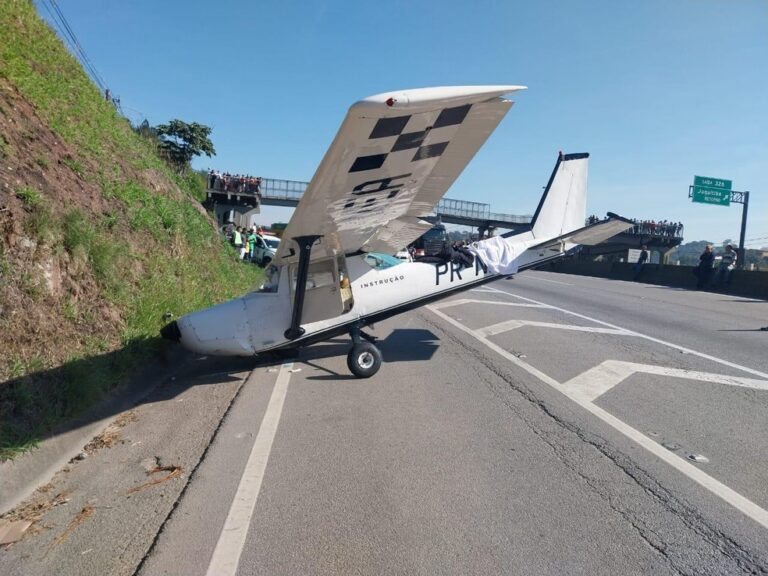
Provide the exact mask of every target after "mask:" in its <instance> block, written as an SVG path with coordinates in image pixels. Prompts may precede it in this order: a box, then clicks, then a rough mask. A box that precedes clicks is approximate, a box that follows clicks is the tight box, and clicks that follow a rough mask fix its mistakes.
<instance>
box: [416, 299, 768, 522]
mask: <svg viewBox="0 0 768 576" xmlns="http://www.w3.org/2000/svg"><path fill="white" fill-rule="evenodd" d="M426 308H427V309H429V310H431V311H432V313H433V314H436V315H437V316H439V317H440V318H442V319H443V320H445V321H446V322H448V323H449V324H451V325H452V326H455V327H456V328H457V329H459V330H461V331H462V332H465V333H467V334H469V335H470V336H472V337H473V338H475V339H476V340H478V341H479V342H481V343H483V344H485V345H486V346H487V347H488V348H490V349H491V350H493V351H494V352H496V353H497V354H499V355H500V356H502V357H504V358H506V359H507V360H509V361H510V362H512V363H513V364H515V365H516V366H518V367H519V368H522V369H523V370H525V371H526V372H528V373H529V374H531V375H533V376H535V377H536V378H538V379H539V380H541V381H542V382H544V383H545V384H548V385H549V386H551V387H552V388H554V389H555V390H557V391H558V392H561V393H562V394H563V395H565V396H566V397H567V398H570V399H571V400H573V401H574V402H575V403H576V404H578V405H579V406H581V407H582V408H584V409H585V410H587V411H588V412H590V413H592V414H593V415H595V416H596V417H597V418H599V419H600V420H602V421H603V422H605V423H606V424H608V425H609V426H611V427H613V428H614V429H616V430H618V431H619V432H621V433H622V434H624V435H625V436H626V437H627V438H629V439H630V440H632V441H634V442H636V443H637V444H639V445H640V446H642V447H643V448H645V449H646V450H648V451H649V452H651V453H652V454H653V455H655V456H658V457H659V458H660V459H661V460H663V461H664V462H666V463H667V464H669V465H670V466H672V467H673V468H675V469H676V470H677V471H679V472H680V473H682V474H685V475H686V476H687V477H688V478H690V479H691V480H693V481H694V482H696V483H698V484H700V485H701V486H703V487H704V488H706V489H707V490H709V491H710V492H712V493H713V494H714V495H715V496H718V497H719V498H721V499H723V500H724V501H725V502H727V503H728V504H730V505H731V506H733V507H734V508H736V509H737V510H739V511H740V512H742V513H743V514H745V515H746V516H749V517H750V518H752V520H754V521H755V522H757V523H758V524H760V525H761V526H763V527H764V528H768V510H765V509H764V508H761V507H760V506H758V505H757V504H755V503H754V502H752V501H751V500H749V499H747V498H745V497H744V496H742V495H741V494H739V493H738V492H736V491H735V490H733V489H732V488H729V487H728V486H726V485H725V484H723V483H722V482H720V481H718V480H715V479H714V478H712V476H710V475H709V474H706V473H705V472H702V471H701V470H700V469H699V468H697V467H696V466H694V465H693V464H691V463H689V462H687V461H686V460H684V459H682V458H681V457H680V456H677V455H676V454H674V453H672V452H670V451H669V450H667V449H666V448H664V447H663V446H662V445H661V444H658V443H657V442H655V441H654V440H652V439H650V438H648V436H646V435H645V434H643V433H642V432H640V431H638V430H636V429H634V428H632V427H631V426H629V425H628V424H626V423H624V422H622V421H621V420H619V419H618V418H616V417H615V416H613V415H612V414H609V413H608V412H606V411H605V410H603V409H602V408H600V407H599V406H596V405H595V404H593V403H592V402H590V401H588V400H585V399H583V398H581V397H579V395H578V394H576V395H574V394H571V392H570V391H569V390H568V389H567V388H564V387H563V386H562V385H561V384H560V383H559V382H558V381H557V380H555V379H554V378H552V377H551V376H548V375H547V374H544V373H543V372H542V371H541V370H539V369H538V368H535V367H534V366H532V365H531V364H528V362H525V361H524V360H521V359H520V358H518V357H517V356H515V355H514V354H512V353H511V352H508V351H506V350H504V349H503V348H502V347H501V346H498V345H496V344H494V343H493V342H491V341H490V340H488V339H487V338H485V337H484V336H482V335H480V334H478V333H477V332H476V331H475V330H472V329H471V328H467V327H466V326H464V325H463V324H461V323H460V322H457V321H456V320H454V319H453V318H451V317H450V316H448V315H447V314H444V313H443V312H440V311H439V310H435V309H434V308H433V307H432V306H431V305H429V306H427V307H426Z"/></svg>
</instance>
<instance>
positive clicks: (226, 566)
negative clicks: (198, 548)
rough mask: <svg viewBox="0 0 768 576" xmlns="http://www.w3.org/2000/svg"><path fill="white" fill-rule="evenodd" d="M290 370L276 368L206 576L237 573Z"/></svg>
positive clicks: (289, 377)
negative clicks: (257, 428)
mask: <svg viewBox="0 0 768 576" xmlns="http://www.w3.org/2000/svg"><path fill="white" fill-rule="evenodd" d="M292 368H293V362H286V363H285V364H283V365H282V366H281V367H280V373H279V374H278V375H277V381H276V382H275V387H274V389H273V390H272V396H271V397H270V398H269V404H268V405H267V411H266V412H265V413H264V418H263V419H262V421H261V426H260V427H259V433H258V434H257V435H256V439H255V440H254V441H253V447H252V448H251V455H250V456H249V457H248V462H247V463H246V465H245V470H244V471H243V476H242V477H241V478H240V485H239V486H238V487H237V492H236V493H235V497H234V499H233V500H232V506H231V507H230V508H229V514H228V515H227V520H226V521H225V522H224V528H222V530H221V534H220V535H219V541H218V542H217V543H216V549H215V550H214V551H213V556H212V557H211V562H210V564H209V565H208V571H207V572H206V574H207V576H230V575H231V576H234V575H235V574H236V573H237V566H238V564H239V563H240V554H242V552H243V546H245V538H246V536H247V535H248V527H249V526H250V524H251V518H252V517H253V511H254V510H255V508H256V500H257V499H258V497H259V491H260V490H261V482H262V480H263V479H264V471H265V470H266V467H267V461H268V460H269V453H270V452H271V451H272V442H273V441H274V439H275V433H276V432H277V425H278V423H279V422H280V416H281V414H282V413H283V403H284V402H285V397H286V394H287V393H288V382H289V381H290V379H291V372H290V371H291V369H292ZM255 373H256V371H254V372H253V373H251V376H250V377H249V378H248V384H250V382H251V380H252V379H254V377H255Z"/></svg>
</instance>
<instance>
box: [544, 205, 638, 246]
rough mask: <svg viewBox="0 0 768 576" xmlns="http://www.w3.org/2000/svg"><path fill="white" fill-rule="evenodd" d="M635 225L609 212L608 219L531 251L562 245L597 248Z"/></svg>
mask: <svg viewBox="0 0 768 576" xmlns="http://www.w3.org/2000/svg"><path fill="white" fill-rule="evenodd" d="M634 225H635V223H634V222H632V221H631V220H627V219H626V218H622V217H621V216H618V215H616V214H613V213H611V212H608V218H607V219H606V220H603V221H602V222H598V223H597V224H590V225H589V226H584V227H583V228H579V229H578V230H574V231H572V232H569V233H568V234H563V235H562V236H558V237H556V238H552V239H550V240H547V241H546V242H542V243H541V244H537V245H535V246H531V247H530V249H531V250H533V249H537V248H547V247H550V246H557V245H559V244H561V243H567V244H583V245H584V246H595V245H597V244H600V243H601V242H605V241H606V240H608V238H612V237H613V236H616V234H621V233H622V232H624V231H625V230H628V229H629V228H632V227H633V226H634Z"/></svg>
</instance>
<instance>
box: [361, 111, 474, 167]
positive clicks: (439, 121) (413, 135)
mask: <svg viewBox="0 0 768 576" xmlns="http://www.w3.org/2000/svg"><path fill="white" fill-rule="evenodd" d="M471 107H472V105H471V104H465V105H463V106H456V107H454V108H445V109H443V110H442V111H441V112H440V114H439V115H438V116H437V118H436V119H435V121H434V123H433V124H432V125H431V126H426V127H418V126H411V127H410V130H409V129H408V128H409V124H413V122H412V119H414V118H421V117H423V115H416V116H411V115H406V116H396V117H394V118H380V119H379V120H378V121H377V122H376V125H375V126H374V127H373V130H371V134H370V136H368V139H369V140H374V139H378V138H393V144H392V147H391V148H390V150H389V152H386V153H382V154H373V155H370V156H358V157H357V158H355V161H354V162H353V163H352V166H351V167H350V169H349V171H350V172H364V171H366V170H376V169H378V168H381V167H382V166H383V165H384V162H385V161H386V159H387V157H388V156H389V155H390V154H392V153H394V152H402V151H405V150H415V152H414V153H413V157H412V158H411V162H418V161H419V160H426V159H428V158H436V157H438V156H440V155H442V153H443V152H445V149H446V148H447V147H448V144H449V143H450V142H449V141H440V140H439V136H437V137H430V136H431V132H432V131H433V130H437V129H439V128H444V127H446V126H455V125H457V124H461V123H462V122H463V121H464V118H466V116H467V114H468V113H469V109H470V108H471ZM395 136H396V138H394V137H395Z"/></svg>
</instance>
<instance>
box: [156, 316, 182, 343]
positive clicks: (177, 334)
mask: <svg viewBox="0 0 768 576" xmlns="http://www.w3.org/2000/svg"><path fill="white" fill-rule="evenodd" d="M160 336H162V337H163V338H165V339H166V340H172V341H174V342H179V341H180V340H181V330H179V325H178V324H177V323H176V320H174V321H173V322H170V323H168V324H166V325H165V326H163V327H162V328H161V329H160Z"/></svg>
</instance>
